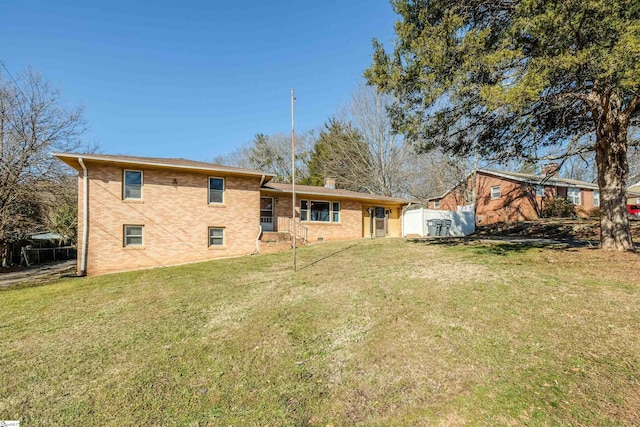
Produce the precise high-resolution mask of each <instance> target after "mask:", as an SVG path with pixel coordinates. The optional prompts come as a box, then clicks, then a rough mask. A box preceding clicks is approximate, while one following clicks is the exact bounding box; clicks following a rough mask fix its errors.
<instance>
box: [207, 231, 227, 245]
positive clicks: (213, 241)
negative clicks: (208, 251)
mask: <svg viewBox="0 0 640 427" xmlns="http://www.w3.org/2000/svg"><path fill="white" fill-rule="evenodd" d="M209 246H224V228H221V227H209Z"/></svg>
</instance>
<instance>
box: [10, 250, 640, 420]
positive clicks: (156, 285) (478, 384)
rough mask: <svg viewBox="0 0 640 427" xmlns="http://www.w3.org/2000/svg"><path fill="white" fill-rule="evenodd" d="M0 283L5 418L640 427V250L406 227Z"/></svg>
mask: <svg viewBox="0 0 640 427" xmlns="http://www.w3.org/2000/svg"><path fill="white" fill-rule="evenodd" d="M298 255H299V257H298V259H299V266H302V267H303V268H302V269H301V270H300V271H299V272H297V273H295V274H294V273H293V272H292V271H291V269H290V265H291V253H280V254H275V255H259V256H253V257H245V258H238V259H230V260H223V261H215V262H208V263H200V264H194V265H189V266H181V267H173V268H161V269H154V270H146V271H140V272H133V273H125V274H116V275H108V276H102V277H97V278H78V279H67V280H61V281H58V282H55V283H51V284H48V285H44V286H33V287H28V286H27V287H22V288H14V289H10V290H5V291H2V292H0V307H1V310H0V342H1V343H2V345H0V366H1V368H0V420H17V419H19V420H21V421H22V422H21V426H30V425H47V426H49V425H69V426H70V425H76V426H80V425H82V426H85V425H99V426H107V425H113V426H116V425H117V426H120V425H192V426H196V425H222V426H228V425H233V426H265V425H269V426H280V425H295V426H302V425H320V426H326V425H333V426H343V425H367V426H369V425H379V426H388V425H402V426H404V425H443V426H448V425H506V426H513V425H573V426H575V425H585V426H586V425H611V426H615V425H639V424H640V330H639V329H640V328H639V327H640V281H639V280H638V273H639V272H640V257H639V256H637V255H633V254H620V253H603V252H600V251H597V250H587V249H580V250H572V249H557V248H555V249H554V248H538V247H525V246H517V245H509V244H502V245H497V244H486V243H479V242H475V243H470V244H467V245H465V244H460V245H455V244H453V245H446V244H443V245H435V244H425V243H418V242H410V241H404V240H401V239H388V240H377V241H368V240H362V241H357V242H340V243H326V244H322V245H314V246H308V247H305V248H302V249H299V251H298Z"/></svg>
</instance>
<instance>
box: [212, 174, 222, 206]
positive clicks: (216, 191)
mask: <svg viewBox="0 0 640 427" xmlns="http://www.w3.org/2000/svg"><path fill="white" fill-rule="evenodd" d="M223 202H224V178H209V203H223Z"/></svg>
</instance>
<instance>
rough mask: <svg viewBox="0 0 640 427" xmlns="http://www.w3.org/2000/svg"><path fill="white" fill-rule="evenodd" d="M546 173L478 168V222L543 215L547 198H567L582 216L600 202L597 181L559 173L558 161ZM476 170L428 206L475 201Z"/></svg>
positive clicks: (452, 207)
mask: <svg viewBox="0 0 640 427" xmlns="http://www.w3.org/2000/svg"><path fill="white" fill-rule="evenodd" d="M549 166H550V168H549V169H544V170H543V173H544V175H533V174H526V173H519V172H506V171H497V170H488V169H479V170H478V171H477V173H476V194H477V197H476V224H477V225H482V224H495V223H499V222H512V221H514V222H515V221H527V220H535V219H538V218H540V216H541V213H542V210H543V208H544V206H545V201H547V200H550V199H552V198H557V197H561V198H565V199H567V200H568V201H569V202H571V203H572V204H574V205H575V206H576V213H577V215H579V216H585V217H586V216H588V215H589V214H590V212H591V210H592V209H594V208H597V207H599V206H600V193H599V191H598V185H597V184H593V183H590V182H585V181H578V180H575V179H567V178H560V177H558V176H557V165H554V164H552V165H549ZM472 194H473V174H469V176H467V178H466V179H465V180H463V182H461V183H460V184H458V185H457V186H455V187H453V188H451V189H450V190H448V191H446V192H445V193H444V194H442V195H440V196H437V197H432V198H429V199H428V207H429V209H443V210H454V211H455V210H456V209H457V207H458V206H462V205H466V204H469V203H472V200H473V198H472Z"/></svg>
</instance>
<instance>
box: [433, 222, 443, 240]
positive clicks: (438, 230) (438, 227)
mask: <svg viewBox="0 0 640 427" xmlns="http://www.w3.org/2000/svg"><path fill="white" fill-rule="evenodd" d="M435 222H436V228H437V230H436V234H434V236H442V234H440V232H441V231H442V220H441V219H436V220H435Z"/></svg>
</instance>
